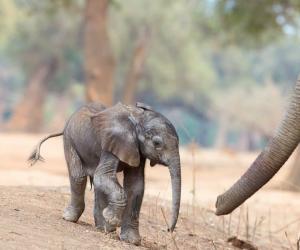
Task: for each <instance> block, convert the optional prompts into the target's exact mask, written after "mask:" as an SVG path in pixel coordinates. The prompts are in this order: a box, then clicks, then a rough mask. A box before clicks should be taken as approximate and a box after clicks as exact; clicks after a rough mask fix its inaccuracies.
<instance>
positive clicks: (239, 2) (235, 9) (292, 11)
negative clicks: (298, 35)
mask: <svg viewBox="0 0 300 250" xmlns="http://www.w3.org/2000/svg"><path fill="white" fill-rule="evenodd" d="M215 8H216V13H217V15H218V16H219V18H220V25H221V28H222V29H224V30H225V31H226V32H228V33H229V34H228V36H227V43H232V42H238V43H242V44H246V45H250V46H259V45H261V44H266V43H268V42H270V41H272V40H273V39H275V38H278V37H279V35H282V34H284V33H288V32H291V31H292V32H295V31H296V29H298V28H299V20H298V19H299V11H300V2H299V1H298V0H277V1H274V0H264V1H259V0H251V1H244V0H217V1H216V6H215Z"/></svg>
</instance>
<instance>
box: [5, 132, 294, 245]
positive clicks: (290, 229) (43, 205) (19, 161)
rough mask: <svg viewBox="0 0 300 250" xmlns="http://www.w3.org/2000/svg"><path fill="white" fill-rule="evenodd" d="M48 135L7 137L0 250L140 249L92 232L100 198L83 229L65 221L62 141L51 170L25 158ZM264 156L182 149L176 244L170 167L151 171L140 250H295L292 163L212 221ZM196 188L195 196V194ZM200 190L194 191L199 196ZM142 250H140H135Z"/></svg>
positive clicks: (50, 155)
mask: <svg viewBox="0 0 300 250" xmlns="http://www.w3.org/2000/svg"><path fill="white" fill-rule="evenodd" d="M42 136H43V135H28V134H0V159H1V161H0V216H1V217H0V218H1V219H0V249H60V248H61V249H78V248H81V249H87V248H89V249H134V247H133V246H131V245H128V244H126V243H122V242H120V241H119V240H118V236H117V234H113V235H105V234H103V233H101V232H99V231H97V230H96V229H95V228H94V226H93V218H92V207H93V192H92V191H87V208H86V211H85V212H84V214H83V216H82V217H81V219H80V221H79V223H77V224H73V223H69V222H66V221H64V220H62V218H61V214H62V211H63V209H64V207H65V205H66V204H67V203H68V199H69V188H68V178H67V171H66V166H65V162H64V156H63V148H62V140H61V139H60V138H57V139H52V140H49V141H47V142H46V143H45V144H44V145H43V148H42V155H43V156H44V158H45V159H46V162H45V163H41V164H38V165H36V166H34V167H28V164H27V163H26V158H27V156H28V155H29V153H30V152H31V150H32V149H33V147H34V145H35V144H36V143H37V141H38V140H39V138H41V137H42ZM256 155H257V153H251V154H248V153H235V152H231V151H228V150H224V151H212V150H203V149H200V148H191V147H189V148H183V149H181V158H182V172H183V188H182V193H183V195H182V196H183V197H182V198H183V199H182V200H183V206H182V208H181V214H180V219H179V223H178V226H177V230H176V232H175V233H174V234H173V235H172V236H171V235H170V234H169V233H168V232H166V230H165V229H166V225H165V222H164V219H163V216H162V212H161V208H163V209H164V210H165V213H166V214H167V216H168V214H169V210H168V209H169V205H170V198H171V193H170V180H169V173H168V170H167V169H166V168H164V167H160V166H158V167H154V168H151V167H149V166H148V167H147V169H146V192H145V201H144V203H143V207H142V213H141V225H140V229H141V235H142V237H143V241H142V246H141V247H139V248H141V249H143V248H148V249H176V246H177V247H178V248H179V249H231V248H232V246H231V245H230V244H229V243H227V242H226V241H227V239H228V238H229V237H230V236H238V237H239V238H240V239H243V240H248V241H250V242H251V244H253V245H255V246H257V247H259V249H296V242H297V239H298V237H299V232H300V230H299V229H300V209H299V207H300V199H299V198H300V194H299V193H292V192H287V191H283V190H280V187H281V186H282V183H283V180H285V175H286V173H287V172H288V170H289V165H291V163H292V161H293V159H291V160H290V161H289V162H288V163H287V164H286V165H287V166H285V167H284V169H283V171H281V172H280V174H278V175H277V176H276V177H275V178H274V180H272V182H271V183H270V184H269V185H267V186H266V187H265V188H264V189H263V190H262V191H260V192H259V193H258V194H256V195H255V196H254V197H252V198H251V199H249V201H247V202H246V204H245V205H244V206H243V207H242V208H241V209H237V211H235V212H234V213H233V214H232V215H231V216H225V217H216V216H214V214H213V210H214V203H215V198H216V196H217V195H218V194H219V193H221V192H222V191H224V190H225V189H226V188H228V187H229V186H230V184H231V183H232V182H233V181H235V180H236V179H237V178H238V176H239V175H240V174H241V173H242V172H243V171H244V170H245V169H246V168H247V166H248V165H249V164H250V163H251V162H252V161H253V160H254V159H255V157H256ZM194 187H195V188H194ZM193 190H194V191H193ZM136 249H138V248H137V247H136Z"/></svg>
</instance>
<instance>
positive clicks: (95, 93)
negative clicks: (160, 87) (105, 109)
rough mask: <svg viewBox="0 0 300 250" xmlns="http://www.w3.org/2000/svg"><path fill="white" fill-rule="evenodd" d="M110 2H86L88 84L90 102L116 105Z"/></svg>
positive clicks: (87, 97)
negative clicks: (108, 18) (109, 26)
mask: <svg viewBox="0 0 300 250" xmlns="http://www.w3.org/2000/svg"><path fill="white" fill-rule="evenodd" d="M108 4H109V1H108V0H86V8H85V31H84V52H85V82H86V100H87V101H88V102H91V101H93V102H95V101H97V102H101V103H103V104H104V105H107V106H109V105H111V104H112V103H113V86H114V79H113V77H114V69H115V63H114V58H113V55H112V51H111V47H110V43H109V38H108V33H107V12H108Z"/></svg>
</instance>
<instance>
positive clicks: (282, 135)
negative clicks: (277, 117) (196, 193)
mask: <svg viewBox="0 0 300 250" xmlns="http://www.w3.org/2000/svg"><path fill="white" fill-rule="evenodd" d="M266 115H267V114H266ZM299 141H300V76H299V77H298V81H297V84H296V86H295V89H294V93H293V96H292V98H291V102H290V104H289V106H288V109H287V111H286V114H285V116H284V118H283V119H282V121H281V123H280V125H279V127H278V128H277V130H276V132H275V134H274V136H273V137H272V139H271V140H270V141H269V143H268V145H267V146H266V148H265V149H264V150H263V151H262V152H261V153H260V155H259V156H258V157H257V158H256V160H255V161H254V162H253V163H252V165H251V166H250V168H249V169H248V170H247V171H246V172H245V173H244V174H243V175H242V177H241V178H240V179H239V180H238V181H237V182H236V183H235V184H234V185H233V186H232V187H231V188H230V189H229V190H227V191H226V192H225V193H223V194H222V195H220V196H218V198H217V202H216V214H217V215H224V214H228V213H231V212H232V211H233V210H234V209H235V208H237V207H238V206H240V205H241V204H242V203H243V202H244V201H245V200H247V199H248V198H249V197H250V196H252V195H253V194H254V193H255V192H256V191H258V190H259V189H260V188H261V187H262V186H264V185H265V184H266V183H267V182H268V181H269V180H270V179H271V178H272V177H273V176H274V175H275V174H276V173H277V171H278V170H279V169H280V168H281V167H282V165H283V164H284V163H285V162H286V160H287V159H288V158H289V156H290V155H291V154H292V152H293V151H294V149H295V148H296V147H297V145H298V143H299Z"/></svg>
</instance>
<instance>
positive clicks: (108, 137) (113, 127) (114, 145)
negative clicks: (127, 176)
mask: <svg viewBox="0 0 300 250" xmlns="http://www.w3.org/2000/svg"><path fill="white" fill-rule="evenodd" d="M129 116H130V112H129V110H128V109H126V107H125V106H124V105H122V104H120V103H119V104H116V105H115V106H113V107H111V108H108V109H105V110H104V111H102V112H99V113H97V114H96V115H95V116H93V117H92V118H91V120H92V124H93V128H94V131H95V134H96V136H97V140H98V142H99V143H100V144H101V147H102V150H105V151H108V152H111V153H113V154H114V155H115V156H116V157H118V158H119V160H120V161H123V162H125V163H126V164H128V165H130V166H133V167H137V166H139V164H140V154H139V147H138V141H137V136H136V132H135V127H134V125H133V124H132V122H130V120H129V118H128V117H129Z"/></svg>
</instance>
